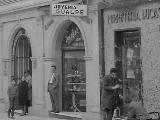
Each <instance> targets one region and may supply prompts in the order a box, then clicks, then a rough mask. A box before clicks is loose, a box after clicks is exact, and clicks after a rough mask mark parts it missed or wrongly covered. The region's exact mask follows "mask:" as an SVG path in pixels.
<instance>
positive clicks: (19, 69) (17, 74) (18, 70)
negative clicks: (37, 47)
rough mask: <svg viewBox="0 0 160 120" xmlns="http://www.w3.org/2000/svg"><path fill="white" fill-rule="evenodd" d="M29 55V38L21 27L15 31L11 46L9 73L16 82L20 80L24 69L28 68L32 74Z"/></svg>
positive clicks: (30, 54)
mask: <svg viewBox="0 0 160 120" xmlns="http://www.w3.org/2000/svg"><path fill="white" fill-rule="evenodd" d="M31 56H32V53H31V45H30V41H29V38H28V37H27V36H26V32H25V29H23V28H21V29H19V30H18V32H17V33H16V35H15V37H14V43H13V46H12V68H11V75H12V78H14V79H15V80H16V81H17V82H19V81H20V80H21V78H22V76H23V74H24V72H25V71H27V70H29V71H30V74H32V62H31Z"/></svg>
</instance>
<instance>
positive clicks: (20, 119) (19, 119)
mask: <svg viewBox="0 0 160 120" xmlns="http://www.w3.org/2000/svg"><path fill="white" fill-rule="evenodd" d="M0 120H65V119H57V118H51V117H37V116H31V115H25V116H20V115H19V114H15V115H14V119H11V118H8V116H7V113H4V112H2V113H0Z"/></svg>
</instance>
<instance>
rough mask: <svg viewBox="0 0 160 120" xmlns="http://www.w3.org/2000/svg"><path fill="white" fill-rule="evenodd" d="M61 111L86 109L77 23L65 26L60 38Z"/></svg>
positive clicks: (82, 56) (81, 45)
mask: <svg viewBox="0 0 160 120" xmlns="http://www.w3.org/2000/svg"><path fill="white" fill-rule="evenodd" d="M61 48H62V111H67V112H85V111H86V68H85V60H84V56H85V47H84V40H83V38H82V35H81V32H80V30H79V28H78V27H77V25H76V24H75V23H73V22H71V23H70V25H69V26H68V27H67V29H66V30H65V32H64V37H63V40H62V46H61Z"/></svg>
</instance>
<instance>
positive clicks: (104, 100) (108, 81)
mask: <svg viewBox="0 0 160 120" xmlns="http://www.w3.org/2000/svg"><path fill="white" fill-rule="evenodd" d="M117 81H118V79H117V78H113V77H112V76H111V75H107V76H105V77H104V78H103V79H102V83H101V86H102V91H101V92H102V93H101V108H102V110H106V109H109V110H113V109H114V108H115V107H116V103H117V96H118V91H117V90H113V89H112V87H113V86H115V85H116V84H117Z"/></svg>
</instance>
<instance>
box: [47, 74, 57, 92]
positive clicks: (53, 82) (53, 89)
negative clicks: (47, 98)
mask: <svg viewBox="0 0 160 120" xmlns="http://www.w3.org/2000/svg"><path fill="white" fill-rule="evenodd" d="M50 81H51V83H50ZM58 83H59V75H58V73H53V74H52V77H51V79H50V80H49V82H48V92H52V93H53V92H54V93H56V92H58Z"/></svg>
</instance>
